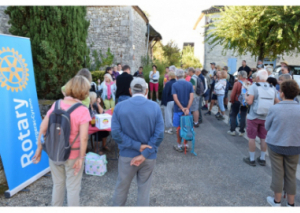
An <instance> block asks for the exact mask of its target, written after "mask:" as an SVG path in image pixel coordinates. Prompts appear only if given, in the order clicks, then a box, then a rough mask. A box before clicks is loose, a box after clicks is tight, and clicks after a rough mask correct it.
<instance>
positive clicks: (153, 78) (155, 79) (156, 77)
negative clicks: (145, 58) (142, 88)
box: [149, 70, 159, 84]
mask: <svg viewBox="0 0 300 213" xmlns="http://www.w3.org/2000/svg"><path fill="white" fill-rule="evenodd" d="M152 73H153V71H151V72H150V74H149V79H150V82H151V83H153V84H158V80H159V71H157V70H156V73H155V74H153V76H152V78H151V75H152Z"/></svg>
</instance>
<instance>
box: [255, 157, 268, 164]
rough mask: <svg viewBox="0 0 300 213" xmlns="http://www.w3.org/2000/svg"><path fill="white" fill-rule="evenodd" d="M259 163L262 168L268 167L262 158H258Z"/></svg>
mask: <svg viewBox="0 0 300 213" xmlns="http://www.w3.org/2000/svg"><path fill="white" fill-rule="evenodd" d="M256 160H257V163H258V164H259V165H261V166H265V165H266V161H265V160H261V159H260V157H258V158H256Z"/></svg>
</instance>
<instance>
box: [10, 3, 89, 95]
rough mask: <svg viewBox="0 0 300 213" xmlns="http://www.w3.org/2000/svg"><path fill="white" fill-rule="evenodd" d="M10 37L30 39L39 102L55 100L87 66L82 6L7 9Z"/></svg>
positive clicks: (86, 30)
mask: <svg viewBox="0 0 300 213" xmlns="http://www.w3.org/2000/svg"><path fill="white" fill-rule="evenodd" d="M5 13H6V14H8V15H9V17H10V21H9V23H10V24H11V27H10V29H9V32H10V33H11V34H13V35H17V36H23V37H29V38H30V40H31V49H32V56H33V63H34V72H35V81H36V86H37V92H38V96H39V98H47V99H56V98H58V97H60V96H61V86H63V85H64V84H65V83H66V82H67V81H68V80H69V79H70V78H72V77H73V76H74V75H75V74H76V73H77V72H78V71H79V70H80V69H81V68H82V67H83V66H84V62H85V56H86V61H87V63H86V67H88V66H89V50H88V47H87V45H86V38H87V35H88V27H89V22H88V21H87V20H86V19H85V16H86V7H81V6H51V7H50V6H29V7H25V6H9V7H8V8H7V10H6V11H5Z"/></svg>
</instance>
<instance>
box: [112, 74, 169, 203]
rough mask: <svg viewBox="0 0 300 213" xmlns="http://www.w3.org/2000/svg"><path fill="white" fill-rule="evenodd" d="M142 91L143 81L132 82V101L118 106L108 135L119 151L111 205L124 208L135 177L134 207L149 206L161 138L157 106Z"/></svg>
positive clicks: (161, 121)
mask: <svg viewBox="0 0 300 213" xmlns="http://www.w3.org/2000/svg"><path fill="white" fill-rule="evenodd" d="M146 88H147V85H146V82H145V80H144V79H142V78H135V79H134V80H132V82H131V84H130V93H131V95H132V98H129V99H128V100H126V101H122V102H120V103H118V104H117V105H116V107H115V110H114V113H113V116H112V125H111V134H112V138H113V139H114V140H115V141H116V142H117V143H118V146H119V150H120V153H119V154H120V157H119V163H118V179H117V184H116V188H115V192H114V195H113V205H114V206H124V205H125V203H126V200H127V195H128V190H129V188H130V184H131V182H132V179H133V178H134V177H135V175H136V176H137V185H138V196H137V205H138V206H149V202H150V188H151V182H152V177H153V169H154V167H155V163H156V156H157V151H158V147H159V145H160V143H161V142H162V140H163V138H164V120H163V116H162V112H161V110H160V107H159V105H158V104H157V103H155V102H153V101H150V100H148V99H146V98H145V96H144V95H145V94H146Z"/></svg>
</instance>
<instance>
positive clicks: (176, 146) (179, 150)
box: [173, 144, 183, 152]
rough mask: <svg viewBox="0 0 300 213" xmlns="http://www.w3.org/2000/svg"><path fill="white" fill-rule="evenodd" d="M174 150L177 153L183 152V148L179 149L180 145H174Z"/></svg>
mask: <svg viewBox="0 0 300 213" xmlns="http://www.w3.org/2000/svg"><path fill="white" fill-rule="evenodd" d="M173 148H174V149H175V150H176V151H177V152H183V149H182V147H178V145H177V144H176V145H174V146H173Z"/></svg>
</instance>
